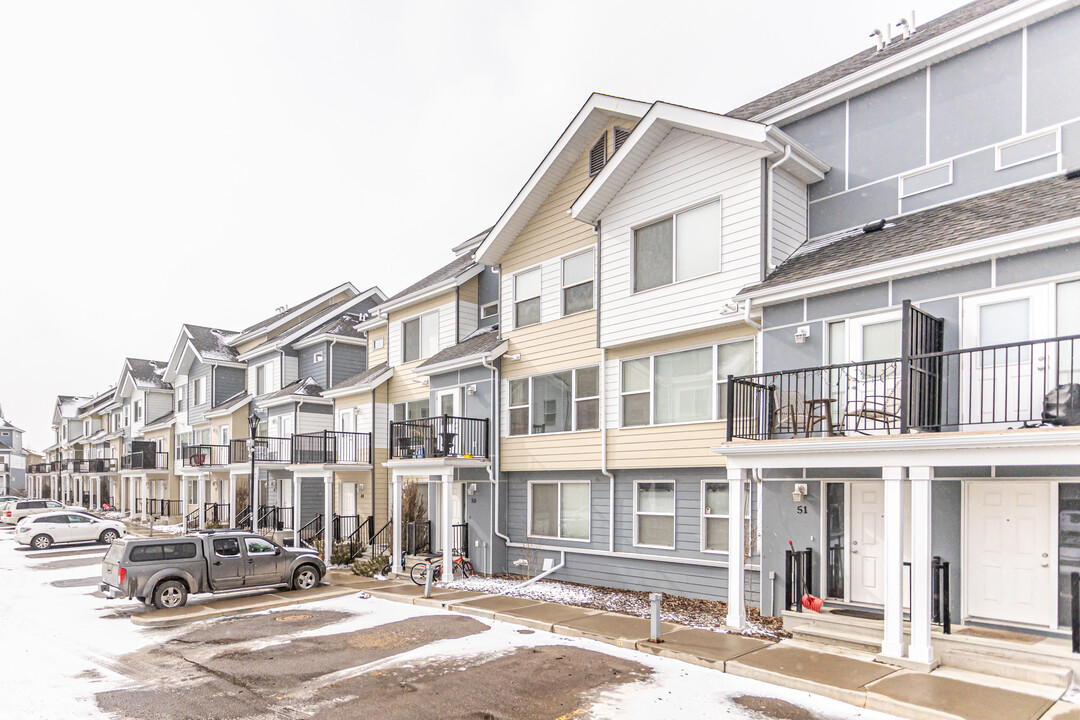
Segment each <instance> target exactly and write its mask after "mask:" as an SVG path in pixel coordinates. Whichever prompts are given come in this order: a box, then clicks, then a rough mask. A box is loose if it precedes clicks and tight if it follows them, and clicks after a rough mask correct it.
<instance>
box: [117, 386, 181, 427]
mask: <svg viewBox="0 0 1080 720" xmlns="http://www.w3.org/2000/svg"><path fill="white" fill-rule="evenodd" d="M183 411H184V386H183V385H177V386H176V412H183ZM124 424H125V425H127V419H125V420H124Z"/></svg>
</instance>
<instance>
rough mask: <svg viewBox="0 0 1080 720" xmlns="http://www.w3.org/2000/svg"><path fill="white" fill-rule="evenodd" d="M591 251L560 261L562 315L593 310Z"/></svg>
mask: <svg viewBox="0 0 1080 720" xmlns="http://www.w3.org/2000/svg"><path fill="white" fill-rule="evenodd" d="M593 273H594V266H593V251H592V250H588V251H587V252H583V253H578V254H577V255H571V256H570V257H568V258H563V261H562V311H563V315H573V314H574V313H579V312H585V311H586V310H592V308H593Z"/></svg>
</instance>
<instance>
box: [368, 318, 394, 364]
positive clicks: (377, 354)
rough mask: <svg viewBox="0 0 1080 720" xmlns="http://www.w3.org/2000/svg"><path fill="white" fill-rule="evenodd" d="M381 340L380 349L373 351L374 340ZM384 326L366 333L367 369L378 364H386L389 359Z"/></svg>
mask: <svg viewBox="0 0 1080 720" xmlns="http://www.w3.org/2000/svg"><path fill="white" fill-rule="evenodd" d="M377 338H378V339H382V347H381V348H379V349H378V350H376V349H375V340H376V339H377ZM389 356H390V355H389V349H388V343H387V332H386V325H380V326H379V327H377V328H374V329H373V330H369V331H368V367H375V366H376V365H378V364H379V363H384V362H386V359H387V358H388V357H389Z"/></svg>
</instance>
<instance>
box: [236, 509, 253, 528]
mask: <svg viewBox="0 0 1080 720" xmlns="http://www.w3.org/2000/svg"><path fill="white" fill-rule="evenodd" d="M250 524H251V506H250V505H248V506H245V507H242V508H240V509H239V510H237V511H236V525H235V527H238V528H242V527H247V526H249V525H250Z"/></svg>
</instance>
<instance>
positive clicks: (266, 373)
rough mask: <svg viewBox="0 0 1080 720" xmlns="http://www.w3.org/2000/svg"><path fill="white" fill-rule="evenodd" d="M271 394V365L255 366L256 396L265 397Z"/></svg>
mask: <svg viewBox="0 0 1080 720" xmlns="http://www.w3.org/2000/svg"><path fill="white" fill-rule="evenodd" d="M268 392H270V363H263V364H262V365H256V366H255V394H256V395H265V394H266V393H268Z"/></svg>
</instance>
